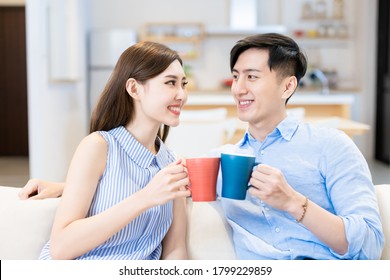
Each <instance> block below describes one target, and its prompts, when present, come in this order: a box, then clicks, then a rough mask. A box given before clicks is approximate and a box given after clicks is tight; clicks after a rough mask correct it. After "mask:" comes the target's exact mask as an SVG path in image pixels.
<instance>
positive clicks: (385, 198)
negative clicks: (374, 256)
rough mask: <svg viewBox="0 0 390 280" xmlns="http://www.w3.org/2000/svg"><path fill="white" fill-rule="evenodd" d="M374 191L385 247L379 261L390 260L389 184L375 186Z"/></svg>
mask: <svg viewBox="0 0 390 280" xmlns="http://www.w3.org/2000/svg"><path fill="white" fill-rule="evenodd" d="M375 191H376V196H377V200H378V205H379V212H380V214H381V219H382V228H383V233H384V235H385V247H384V248H383V252H382V257H381V259H382V260H390V184H389V185H376V186H375Z"/></svg>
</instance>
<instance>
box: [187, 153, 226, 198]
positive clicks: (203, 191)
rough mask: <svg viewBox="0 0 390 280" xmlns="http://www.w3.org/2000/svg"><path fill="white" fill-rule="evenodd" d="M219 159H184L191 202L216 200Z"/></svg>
mask: <svg viewBox="0 0 390 280" xmlns="http://www.w3.org/2000/svg"><path fill="white" fill-rule="evenodd" d="M219 165H220V158H219V157H198V158H189V159H186V166H187V171H188V176H189V179H190V186H189V187H188V188H189V189H190V190H191V197H192V201H215V200H216V198H217V191H216V186H217V179H218V172H219Z"/></svg>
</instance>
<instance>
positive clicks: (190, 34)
mask: <svg viewBox="0 0 390 280" xmlns="http://www.w3.org/2000/svg"><path fill="white" fill-rule="evenodd" d="M203 37H204V26H203V24H202V23H191V22H176V23H147V24H145V25H144V27H143V30H142V32H141V35H140V38H141V40H142V41H154V42H160V43H163V44H165V45H167V46H169V47H170V48H172V49H174V50H176V51H177V52H178V53H179V54H180V56H181V57H182V58H183V59H194V58H197V57H198V56H199V55H200V45H201V42H202V40H203Z"/></svg>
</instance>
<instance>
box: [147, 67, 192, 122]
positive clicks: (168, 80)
mask: <svg viewBox="0 0 390 280" xmlns="http://www.w3.org/2000/svg"><path fill="white" fill-rule="evenodd" d="M186 84H187V79H186V76H185V74H184V70H183V67H182V65H181V64H180V62H179V61H178V60H175V61H173V62H172V63H171V64H170V65H169V67H168V68H167V69H165V71H164V72H162V73H161V74H159V75H158V76H156V77H154V78H152V79H149V80H147V81H146V82H145V83H143V84H142V88H143V90H142V91H141V94H142V96H141V98H140V101H141V102H140V105H141V106H140V107H141V111H142V112H143V114H144V115H145V116H146V117H147V118H148V119H150V120H151V121H155V122H157V123H158V124H161V123H163V124H165V125H169V126H172V127H174V126H177V125H179V123H180V120H179V117H180V112H181V109H182V107H183V106H184V104H185V103H186V102H187V97H188V96H187V90H186V88H185V86H186Z"/></svg>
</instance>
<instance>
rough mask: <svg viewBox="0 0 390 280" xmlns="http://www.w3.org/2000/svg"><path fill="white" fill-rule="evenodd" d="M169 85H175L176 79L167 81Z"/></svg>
mask: <svg viewBox="0 0 390 280" xmlns="http://www.w3.org/2000/svg"><path fill="white" fill-rule="evenodd" d="M166 84H167V85H171V86H174V85H176V81H174V80H172V81H168V82H166Z"/></svg>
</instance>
